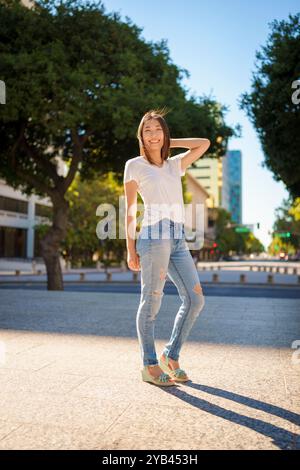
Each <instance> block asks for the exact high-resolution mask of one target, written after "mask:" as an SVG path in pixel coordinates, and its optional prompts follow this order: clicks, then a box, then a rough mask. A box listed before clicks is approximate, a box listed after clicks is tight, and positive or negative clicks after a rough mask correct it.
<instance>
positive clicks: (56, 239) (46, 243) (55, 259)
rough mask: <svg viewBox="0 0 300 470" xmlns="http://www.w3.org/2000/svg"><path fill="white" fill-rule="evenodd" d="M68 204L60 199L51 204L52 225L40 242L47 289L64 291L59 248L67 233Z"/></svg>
mask: <svg viewBox="0 0 300 470" xmlns="http://www.w3.org/2000/svg"><path fill="white" fill-rule="evenodd" d="M68 212H69V203H68V201H66V200H65V199H60V201H58V202H57V201H56V202H55V203H54V204H53V223H52V227H51V228H50V229H49V231H48V232H47V234H46V235H45V237H44V238H43V239H42V240H41V242H40V246H41V254H42V257H43V259H44V262H45V265H46V271H47V289H48V290H64V286H63V276H62V271H61V265H60V247H61V242H62V240H63V239H64V237H65V235H66V232H67V221H68Z"/></svg>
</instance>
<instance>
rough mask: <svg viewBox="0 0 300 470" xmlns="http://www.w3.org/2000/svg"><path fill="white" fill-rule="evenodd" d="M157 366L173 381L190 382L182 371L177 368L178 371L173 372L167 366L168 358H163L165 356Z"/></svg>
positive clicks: (168, 365)
mask: <svg viewBox="0 0 300 470" xmlns="http://www.w3.org/2000/svg"><path fill="white" fill-rule="evenodd" d="M163 358H164V360H163ZM159 366H160V367H161V369H162V370H164V371H165V372H167V373H168V374H169V375H170V376H171V377H172V378H173V380H175V381H177V382H187V381H188V380H190V379H189V377H188V376H187V374H186V373H185V371H184V370H183V369H180V368H178V369H174V370H173V369H172V368H171V366H170V364H169V358H168V356H165V355H163V356H161V358H160V360H159Z"/></svg>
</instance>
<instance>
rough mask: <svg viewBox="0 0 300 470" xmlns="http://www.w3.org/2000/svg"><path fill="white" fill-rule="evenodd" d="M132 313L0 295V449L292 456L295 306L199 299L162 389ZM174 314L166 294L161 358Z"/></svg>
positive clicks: (76, 301)
mask: <svg viewBox="0 0 300 470" xmlns="http://www.w3.org/2000/svg"><path fill="white" fill-rule="evenodd" d="M204 294H205V289H204ZM138 304H139V295H138V294H134V293H114V294H113V295H112V294H111V293H106V292H100V293H98V292H65V291H37V290H25V289H18V290H9V289H5V288H3V289H1V290H0V353H1V355H0V387H1V407H0V449H123V450H124V449H146V450H148V449H149V450H151V449H170V450H173V449H174V450H175V449H176V450H180V449H185V450H188V449H300V393H299V392H300V355H299V354H297V349H296V347H297V343H296V341H297V340H298V341H299V342H300V307H299V299H271V298H268V299H265V298H253V297H228V296H226V297H220V296H219V297H214V296H207V297H206V305H205V307H204V310H203V312H202V314H201V315H200V316H199V317H198V318H197V320H196V323H195V325H194V328H193V330H192V331H191V333H190V336H189V338H188V340H187V342H186V343H185V344H184V346H183V348H182V351H181V357H180V365H181V367H182V368H184V369H185V370H186V371H187V372H188V374H189V376H190V378H191V381H190V382H187V383H184V384H180V385H178V386H177V387H170V388H162V387H157V386H155V385H153V384H150V383H146V382H143V381H142V380H141V372H140V370H141V367H142V365H141V360H140V352H139V345H138V341H137V334H136V323H135V321H136V311H137V307H138ZM179 305H180V299H179V297H178V296H176V295H167V294H165V295H164V297H163V301H162V306H161V310H160V312H159V314H158V317H157V320H156V327H155V331H156V333H155V335H156V349H157V354H158V355H159V354H160V352H161V350H162V348H163V346H164V344H165V343H166V342H167V340H168V339H169V336H170V333H171V328H172V325H173V320H174V316H175V315H176V312H177V309H178V307H179ZM298 347H299V344H298Z"/></svg>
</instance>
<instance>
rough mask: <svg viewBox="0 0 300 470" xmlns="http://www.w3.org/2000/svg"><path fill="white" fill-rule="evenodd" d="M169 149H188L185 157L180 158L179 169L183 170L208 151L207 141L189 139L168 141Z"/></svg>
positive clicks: (208, 142)
mask: <svg viewBox="0 0 300 470" xmlns="http://www.w3.org/2000/svg"><path fill="white" fill-rule="evenodd" d="M170 147H182V148H188V149H189V150H187V151H186V152H185V155H184V156H183V157H182V158H181V168H182V170H185V169H186V168H187V167H188V166H189V165H191V164H192V163H193V162H195V161H196V160H198V158H200V157H202V155H203V154H204V153H205V152H206V151H207V150H208V149H209V147H210V140H209V139H199V138H196V137H191V138H188V139H170Z"/></svg>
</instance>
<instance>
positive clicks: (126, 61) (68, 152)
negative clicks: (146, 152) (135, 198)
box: [0, 0, 236, 290]
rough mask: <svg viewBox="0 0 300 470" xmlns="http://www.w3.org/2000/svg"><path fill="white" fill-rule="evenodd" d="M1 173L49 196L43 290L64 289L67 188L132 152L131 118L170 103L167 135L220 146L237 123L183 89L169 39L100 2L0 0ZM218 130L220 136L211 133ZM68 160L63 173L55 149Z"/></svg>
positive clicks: (116, 165)
mask: <svg viewBox="0 0 300 470" xmlns="http://www.w3.org/2000/svg"><path fill="white" fill-rule="evenodd" d="M0 17H1V23H2V25H1V29H0V76H1V78H2V79H4V80H5V82H6V85H7V87H6V89H7V100H6V101H7V102H6V105H5V106H3V107H2V108H1V111H2V114H1V121H0V176H1V177H3V178H4V179H5V180H6V181H7V183H8V184H9V185H11V186H12V187H14V188H18V189H21V190H22V191H23V192H24V193H25V194H28V195H30V194H32V193H35V194H38V195H41V196H48V197H49V198H50V199H51V201H52V204H53V217H52V226H51V228H50V229H49V230H47V233H46V235H45V236H44V237H43V239H42V240H41V251H42V256H43V258H44V261H45V264H46V269H47V274H48V276H47V277H48V289H52V290H53V289H55V290H61V289H63V282H62V273H61V268H60V263H59V256H60V254H61V253H60V251H61V243H62V240H64V239H65V237H66V234H67V227H68V217H69V209H70V207H69V201H68V199H67V197H66V194H67V191H68V188H69V187H70V185H71V184H72V182H73V179H74V177H75V175H76V174H77V173H79V174H80V179H81V181H89V180H90V179H94V178H95V177H97V178H101V177H103V176H104V175H105V174H107V173H108V172H109V171H114V172H115V175H116V178H117V179H118V181H119V182H121V181H122V175H123V169H124V164H125V161H126V160H127V159H128V158H131V157H132V156H135V155H137V152H138V151H139V150H138V142H137V139H136V130H137V125H138V123H139V121H140V119H141V116H142V115H143V114H144V112H145V111H146V110H148V109H150V108H153V107H162V106H165V105H166V104H167V105H169V104H170V105H171V106H172V113H171V115H170V119H169V120H168V123H169V125H170V130H171V135H172V137H174V138H176V137H182V136H189V135H194V136H205V137H208V138H209V139H210V140H211V142H212V145H211V147H210V153H211V155H212V156H213V155H218V154H220V153H222V154H223V153H224V149H225V148H226V145H227V141H228V138H229V137H230V136H231V135H234V134H235V132H236V131H235V130H234V129H231V128H229V127H227V126H226V125H225V123H224V119H223V118H224V110H223V108H222V106H220V105H219V104H218V103H215V102H214V101H213V100H211V99H209V98H199V99H198V100H197V99H195V97H193V98H191V99H189V100H188V99H187V98H186V92H185V90H184V89H183V88H182V87H181V86H180V84H179V81H180V79H181V78H182V74H187V75H188V72H187V71H186V70H185V69H180V68H178V67H177V66H176V65H175V64H173V63H171V61H170V57H169V50H168V48H167V44H166V41H165V40H162V41H160V42H157V43H152V42H150V43H147V42H145V41H144V40H143V39H141V38H140V33H141V29H140V28H138V27H137V26H136V25H134V24H132V23H131V21H130V20H129V19H128V18H127V22H125V23H124V22H122V21H121V20H120V15H119V14H118V13H113V14H109V15H108V14H106V13H105V10H104V7H103V5H102V4H101V2H98V3H95V2H94V3H92V2H85V1H80V0H68V1H64V2H57V1H56V0H39V1H36V2H35V3H34V6H33V8H30V9H28V8H26V7H24V6H23V5H22V4H21V2H19V0H6V1H5V2H3V1H2V2H1V3H0ZM215 136H217V138H215ZM57 157H59V158H60V159H62V160H63V161H64V163H65V164H66V165H67V173H66V174H64V172H63V171H62V169H61V168H60V167H59V165H58V162H59V160H58V158H57Z"/></svg>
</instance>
